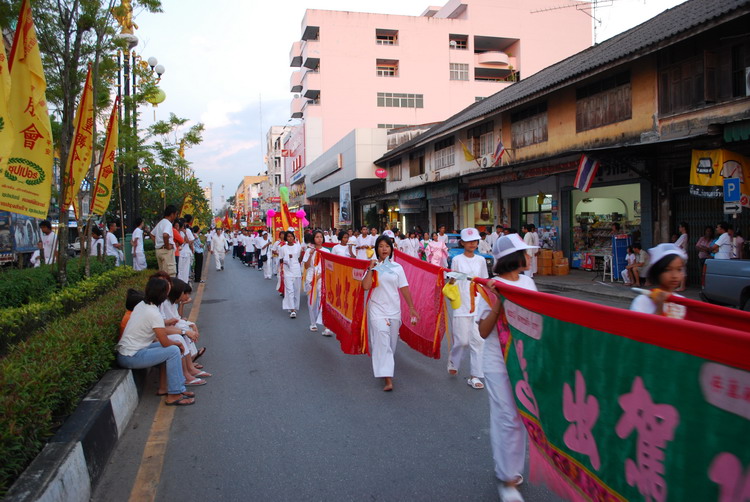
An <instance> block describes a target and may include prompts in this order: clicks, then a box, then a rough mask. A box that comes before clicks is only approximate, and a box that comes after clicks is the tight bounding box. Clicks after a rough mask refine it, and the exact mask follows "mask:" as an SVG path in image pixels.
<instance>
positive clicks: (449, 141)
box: [435, 136, 456, 170]
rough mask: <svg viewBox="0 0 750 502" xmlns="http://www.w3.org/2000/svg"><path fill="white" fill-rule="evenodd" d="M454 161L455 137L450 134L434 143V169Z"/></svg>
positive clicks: (450, 164)
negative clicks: (448, 136)
mask: <svg viewBox="0 0 750 502" xmlns="http://www.w3.org/2000/svg"><path fill="white" fill-rule="evenodd" d="M455 163H456V148H455V138H454V137H453V136H451V137H450V138H446V139H444V140H441V141H438V142H436V143H435V170H438V169H442V168H444V167H448V166H452V165H454V164H455Z"/></svg>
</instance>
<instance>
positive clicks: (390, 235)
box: [383, 230, 396, 239]
mask: <svg viewBox="0 0 750 502" xmlns="http://www.w3.org/2000/svg"><path fill="white" fill-rule="evenodd" d="M383 235H385V236H388V237H390V238H391V239H393V238H395V237H396V236H395V235H394V234H393V232H391V231H390V230H385V231H384V232H383Z"/></svg>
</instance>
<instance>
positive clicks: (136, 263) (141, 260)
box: [133, 251, 146, 270]
mask: <svg viewBox="0 0 750 502" xmlns="http://www.w3.org/2000/svg"><path fill="white" fill-rule="evenodd" d="M133 270H146V255H145V254H144V253H143V251H141V252H140V253H133Z"/></svg>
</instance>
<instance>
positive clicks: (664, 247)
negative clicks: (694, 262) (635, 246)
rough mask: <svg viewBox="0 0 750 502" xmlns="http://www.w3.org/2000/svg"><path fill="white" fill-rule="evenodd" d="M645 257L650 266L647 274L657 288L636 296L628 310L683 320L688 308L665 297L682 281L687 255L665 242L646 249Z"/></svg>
mask: <svg viewBox="0 0 750 502" xmlns="http://www.w3.org/2000/svg"><path fill="white" fill-rule="evenodd" d="M648 257H649V261H648V262H649V263H650V265H649V268H648V272H647V276H646V277H647V278H648V282H649V283H650V284H654V285H656V287H657V288H658V289H657V290H653V291H651V292H650V294H642V295H639V296H636V297H635V298H634V299H633V302H632V303H631V304H630V310H633V311H635V312H643V313H645V314H656V315H661V316H665V317H672V318H675V319H684V318H685V315H686V314H687V309H686V308H685V307H684V306H682V305H678V304H676V303H672V302H668V301H667V300H668V299H669V297H670V296H672V295H673V294H674V292H675V291H677V290H678V289H679V286H680V284H682V282H683V281H684V280H685V263H686V262H687V254H686V253H685V251H683V250H682V249H681V248H680V247H678V246H677V245H675V244H670V243H664V244H659V245H658V246H656V247H653V248H651V249H649V250H648ZM674 296H680V295H677V294H674Z"/></svg>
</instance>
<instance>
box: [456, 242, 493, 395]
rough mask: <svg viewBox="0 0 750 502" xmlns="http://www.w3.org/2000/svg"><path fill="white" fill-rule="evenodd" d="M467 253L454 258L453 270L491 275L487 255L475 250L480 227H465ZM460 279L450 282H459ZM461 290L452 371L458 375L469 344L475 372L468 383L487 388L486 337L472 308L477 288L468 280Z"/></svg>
mask: <svg viewBox="0 0 750 502" xmlns="http://www.w3.org/2000/svg"><path fill="white" fill-rule="evenodd" d="M460 245H462V246H463V248H464V252H463V254H460V255H458V256H456V257H455V258H453V261H452V262H451V269H452V270H453V271H455V272H461V273H463V274H466V275H468V276H469V277H481V278H482V279H486V278H487V264H486V262H485V261H484V258H482V257H481V256H479V255H477V254H475V253H474V252H475V251H476V249H477V246H478V245H479V231H478V230H477V229H476V228H464V229H463V230H461V242H460ZM455 282H456V279H451V280H450V283H451V284H455ZM458 290H459V292H460V294H461V306H460V307H459V308H457V309H455V310H454V311H453V323H452V324H453V346H452V347H451V352H450V356H448V373H449V374H450V375H452V376H455V375H457V374H458V370H459V369H460V368H461V361H462V360H463V356H464V351H465V350H466V348H467V347H469V350H470V352H471V374H470V377H469V379H468V380H467V383H468V384H469V386H470V387H471V388H473V389H484V384H483V383H482V381H481V380H480V378H484V372H483V371H482V349H483V348H484V339H483V338H482V337H481V336H479V329H478V328H477V325H476V323H475V322H474V313H473V312H472V311H471V305H472V298H471V296H472V294H473V292H474V290H473V289H472V288H471V287H470V283H469V281H467V280H465V279H464V280H460V281H458Z"/></svg>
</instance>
